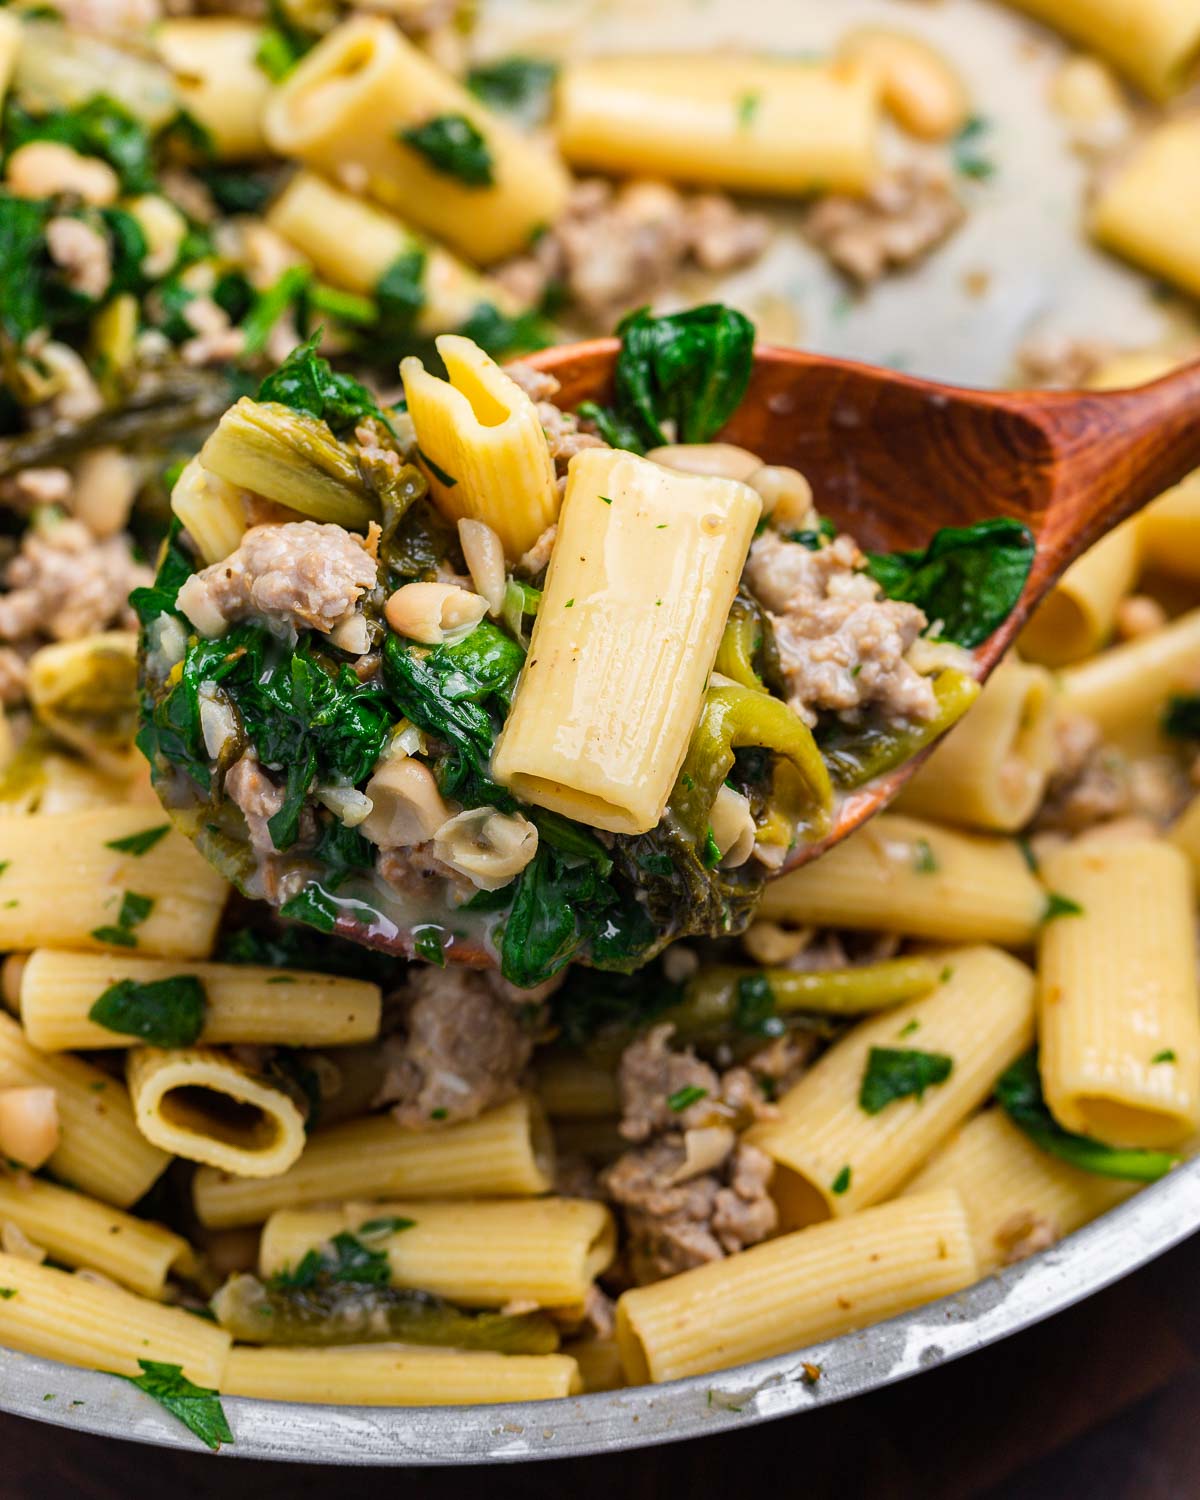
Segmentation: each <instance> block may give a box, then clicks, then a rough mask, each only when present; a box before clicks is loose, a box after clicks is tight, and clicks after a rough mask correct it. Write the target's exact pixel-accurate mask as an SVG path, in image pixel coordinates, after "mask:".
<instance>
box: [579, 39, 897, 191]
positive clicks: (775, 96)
mask: <svg viewBox="0 0 1200 1500" xmlns="http://www.w3.org/2000/svg"><path fill="white" fill-rule="evenodd" d="M879 127H880V104H879V86H878V82H877V79H876V75H875V73H874V71H873V70H872V69H869V68H863V67H859V66H857V65H856V64H853V63H849V62H840V63H824V62H821V63H811V62H803V61H798V60H792V59H784V58H779V59H775V58H769V57H695V56H691V57H686V56H676V57H628V58H615V57H605V58H596V59H593V60H591V61H588V62H579V63H569V64H568V65H567V66H566V67H565V68H564V69H563V71H562V74H561V76H560V79H559V84H558V94H557V107H556V110H555V117H554V131H555V136H556V138H557V140H558V144H559V148H560V149H561V150H562V152H563V155H564V156H565V157H566V158H567V160H568V162H570V163H571V165H572V166H575V167H585V168H587V169H588V170H590V171H599V172H606V173H609V174H612V175H622V174H625V173H631V174H639V175H646V174H650V175H652V176H662V177H669V178H672V179H676V180H682V181H685V182H703V183H711V184H713V185H715V186H718V187H727V188H735V189H740V190H742V191H746V192H754V193H778V194H781V195H783V196H785V197H790V196H794V195H796V194H799V193H808V192H816V191H824V192H831V191H832V192H850V193H861V192H865V191H866V189H867V188H868V187H869V186H870V184H871V182H872V180H873V179H874V177H875V174H876V171H877V170H878V165H879V161H878V142H879V134H880V128H879Z"/></svg>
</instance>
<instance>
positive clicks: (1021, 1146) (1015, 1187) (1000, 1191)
mask: <svg viewBox="0 0 1200 1500" xmlns="http://www.w3.org/2000/svg"><path fill="white" fill-rule="evenodd" d="M939 1188H953V1189H954V1190H955V1192H957V1193H958V1195H959V1197H960V1198H961V1199H962V1201H963V1205H964V1207H965V1208H966V1210H967V1222H968V1223H969V1224H970V1227H971V1242H972V1244H973V1245H974V1247H975V1262H976V1265H977V1266H978V1268H979V1275H980V1276H990V1275H991V1273H992V1272H993V1271H998V1270H999V1269H1000V1268H1001V1266H1005V1265H1008V1264H1010V1263H1011V1261H1013V1260H1014V1259H1016V1258H1018V1257H1020V1256H1021V1255H1022V1254H1023V1253H1026V1252H1027V1251H1028V1250H1030V1249H1034V1248H1036V1249H1040V1248H1042V1247H1043V1246H1044V1245H1046V1244H1050V1243H1053V1242H1054V1241H1055V1240H1058V1239H1061V1238H1062V1237H1063V1236H1064V1235H1068V1234H1071V1233H1073V1232H1074V1231H1075V1230H1076V1229H1079V1228H1080V1227H1081V1226H1082V1225H1084V1224H1086V1223H1088V1222H1089V1221H1090V1220H1091V1219H1095V1218H1097V1217H1098V1216H1099V1215H1100V1214H1102V1213H1107V1211H1108V1210H1109V1209H1110V1208H1114V1207H1115V1206H1116V1205H1117V1204H1118V1203H1122V1202H1124V1200H1125V1199H1126V1198H1128V1197H1130V1196H1131V1195H1132V1194H1133V1193H1135V1192H1136V1191H1137V1184H1136V1183H1133V1182H1122V1181H1120V1180H1119V1179H1118V1178H1115V1177H1101V1176H1100V1175H1099V1174H1098V1173H1096V1172H1084V1171H1081V1170H1080V1169H1079V1168H1078V1167H1072V1166H1070V1165H1069V1164H1068V1163H1067V1162H1065V1161H1060V1160H1059V1159H1058V1158H1057V1157H1055V1156H1050V1155H1048V1154H1047V1153H1046V1152H1045V1151H1039V1150H1038V1148H1037V1147H1036V1146H1035V1145H1034V1144H1033V1142H1032V1141H1031V1140H1030V1139H1029V1137H1028V1136H1027V1135H1026V1134H1025V1132H1024V1131H1023V1130H1020V1129H1018V1127H1017V1126H1016V1125H1014V1124H1013V1123H1012V1121H1011V1120H1010V1119H1009V1118H1008V1116H1007V1115H1006V1114H1005V1113H1004V1111H1003V1110H1002V1109H987V1110H984V1112H983V1113H982V1114H979V1115H976V1116H975V1118H974V1119H973V1120H968V1121H967V1123H966V1124H965V1125H963V1126H962V1127H961V1129H959V1130H957V1131H956V1132H955V1133H954V1135H953V1136H951V1138H950V1139H949V1140H948V1141H947V1142H946V1143H945V1145H944V1146H942V1147H941V1149H940V1150H938V1151H937V1152H936V1153H935V1154H934V1155H933V1156H932V1157H930V1159H929V1161H928V1162H926V1164H925V1166H924V1167H922V1168H921V1170H920V1171H919V1172H918V1173H917V1175H916V1176H915V1177H914V1178H912V1180H911V1181H910V1182H908V1183H906V1184H905V1187H904V1196H905V1197H911V1196H913V1195H914V1194H919V1193H932V1192H936V1191H937V1190H938V1189H939Z"/></svg>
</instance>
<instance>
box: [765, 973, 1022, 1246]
mask: <svg viewBox="0 0 1200 1500" xmlns="http://www.w3.org/2000/svg"><path fill="white" fill-rule="evenodd" d="M1033 990H1034V982H1033V975H1032V974H1031V973H1030V971H1029V969H1028V968H1026V966H1025V965H1024V964H1023V963H1020V962H1018V960H1017V959H1015V958H1013V957H1011V956H1010V955H1009V954H1007V953H1002V952H1000V951H999V950H998V949H995V948H964V949H960V950H956V951H951V952H949V953H947V955H946V977H945V979H944V980H943V982H942V983H941V984H940V985H939V987H938V988H937V989H936V990H935V991H934V992H933V994H932V995H930V996H928V997H927V998H926V999H923V1000H914V1001H911V1002H910V1003H909V1004H907V1005H902V1006H896V1007H894V1008H893V1009H891V1010H888V1011H886V1012H884V1013H883V1014H882V1015H879V1016H876V1017H873V1018H872V1019H871V1020H870V1021H865V1022H862V1023H861V1024H859V1025H858V1026H856V1027H854V1029H853V1030H852V1031H850V1032H849V1033H848V1034H847V1035H846V1036H844V1037H843V1038H842V1039H841V1040H840V1041H839V1042H836V1043H835V1044H834V1045H833V1046H832V1047H831V1048H830V1049H829V1051H828V1052H826V1053H825V1054H824V1056H822V1057H821V1058H820V1059H819V1060H818V1062H817V1063H816V1064H815V1065H814V1066H813V1067H812V1068H810V1069H809V1071H808V1072H807V1073H805V1074H804V1076H803V1077H802V1078H801V1079H800V1081H799V1082H798V1083H796V1084H793V1086H792V1087H791V1088H790V1089H789V1090H788V1091H787V1093H786V1094H784V1096H783V1098H782V1099H781V1100H780V1102H779V1118H778V1119H777V1120H772V1121H769V1122H767V1123H766V1124H763V1125H759V1126H756V1127H755V1128H754V1130H753V1131H751V1133H750V1135H749V1137H748V1139H749V1140H750V1141H751V1142H752V1143H753V1144H754V1145H756V1146H758V1147H759V1148H760V1149H761V1150H763V1151H766V1152H767V1153H768V1155H770V1156H771V1157H772V1158H773V1159H774V1161H775V1177H774V1179H773V1181H772V1186H771V1190H772V1193H773V1194H774V1196H775V1198H776V1200H777V1201H778V1203H779V1205H780V1212H781V1214H782V1216H783V1220H784V1223H785V1224H787V1225H788V1226H790V1227H797V1226H799V1225H802V1224H808V1223H811V1222H813V1221H814V1220H817V1219H823V1218H827V1217H834V1218H843V1217H845V1216H846V1215H847V1214H853V1213H855V1212H857V1210H859V1209H861V1208H866V1207H868V1206H869V1205H870V1204H872V1203H878V1202H879V1201H880V1199H882V1198H886V1197H887V1196H888V1195H889V1193H892V1192H894V1191H895V1189H896V1188H897V1187H898V1186H899V1185H900V1183H902V1182H903V1181H904V1180H905V1178H906V1177H909V1176H911V1175H912V1173H913V1172H914V1171H915V1170H916V1169H917V1167H918V1166H919V1165H920V1164H921V1162H922V1161H924V1159H925V1158H926V1157H927V1156H928V1155H929V1153H930V1152H931V1151H932V1150H933V1149H934V1148H935V1147H936V1146H937V1145H938V1144H939V1143H940V1142H941V1141H943V1140H945V1138H946V1137H947V1136H948V1135H949V1134H950V1132H951V1131H952V1130H953V1129H954V1127H955V1126H956V1125H957V1124H959V1122H960V1121H962V1120H964V1119H965V1118H966V1117H967V1115H969V1114H970V1113H971V1111H972V1110H973V1109H976V1108H977V1107H978V1106H979V1105H980V1104H981V1103H982V1102H983V1100H984V1099H985V1098H986V1097H987V1095H988V1093H989V1092H990V1091H991V1088H992V1086H993V1084H994V1083H995V1081H996V1079H997V1077H998V1076H999V1075H1000V1074H1001V1073H1002V1072H1003V1071H1004V1069H1005V1068H1006V1067H1007V1066H1008V1065H1009V1063H1011V1062H1012V1061H1014V1059H1016V1058H1017V1057H1019V1056H1020V1055H1021V1053H1022V1052H1024V1051H1025V1050H1026V1049H1027V1048H1028V1047H1029V1045H1030V1043H1031V1042H1032V1040H1033ZM914 1023H915V1025H914ZM874 1048H881V1049H888V1050H892V1051H896V1050H906V1049H912V1050H916V1051H919V1052H924V1053H935V1054H939V1055H942V1056H945V1057H949V1058H950V1060H951V1068H950V1072H949V1074H948V1076H947V1077H946V1078H945V1080H944V1082H941V1083H936V1084H930V1085H929V1086H928V1087H927V1088H926V1090H925V1092H924V1094H923V1095H922V1096H920V1097H912V1096H910V1097H907V1098H898V1099H894V1100H892V1101H891V1102H890V1103H888V1104H885V1105H884V1107H883V1108H882V1109H880V1110H879V1111H878V1113H876V1114H868V1113H867V1111H866V1110H865V1109H864V1108H863V1107H862V1105H861V1104H860V1102H859V1091H860V1089H861V1087H862V1084H863V1079H864V1077H865V1075H866V1071H867V1067H868V1062H869V1059H870V1055H871V1052H872V1049H874Z"/></svg>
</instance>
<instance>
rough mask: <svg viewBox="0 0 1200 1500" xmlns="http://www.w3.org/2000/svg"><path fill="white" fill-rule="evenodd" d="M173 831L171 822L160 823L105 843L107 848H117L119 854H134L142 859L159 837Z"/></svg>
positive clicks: (163, 836)
mask: <svg viewBox="0 0 1200 1500" xmlns="http://www.w3.org/2000/svg"><path fill="white" fill-rule="evenodd" d="M170 831H171V825H170V823H159V824H158V825H157V826H156V827H154V828H143V829H142V831H141V833H131V834H128V835H127V836H126V837H125V838H123V839H111V840H110V841H109V842H108V843H107V844H105V846H104V847H105V848H106V849H115V850H116V852H117V853H118V854H132V855H134V856H135V857H136V858H138V859H140V858H141V856H142V855H143V854H148V853H149V852H150V850H151V849H153V848H154V846H155V844H157V843H158V841H159V839H161V838H165V837H166V835H167V834H168V833H170Z"/></svg>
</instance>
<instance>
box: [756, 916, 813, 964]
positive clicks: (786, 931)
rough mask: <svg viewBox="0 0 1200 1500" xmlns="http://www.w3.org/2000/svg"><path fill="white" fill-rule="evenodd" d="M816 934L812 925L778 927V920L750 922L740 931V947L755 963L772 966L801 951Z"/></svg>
mask: <svg viewBox="0 0 1200 1500" xmlns="http://www.w3.org/2000/svg"><path fill="white" fill-rule="evenodd" d="M815 935H816V929H815V928H812V927H780V925H779V923H778V922H752V923H751V924H750V926H749V927H748V928H747V929H746V931H745V932H744V933H742V947H743V948H745V950H746V952H747V953H748V954H749V955H750V957H751V958H752V959H753V960H754V962H755V963H757V964H764V965H765V966H766V967H767V968H774V967H777V966H778V965H781V964H786V963H788V962H790V961H791V960H792V959H793V958H795V957H796V955H797V954H798V953H803V952H804V950H805V948H807V947H808V945H809V943H811V942H812V940H813V938H814V936H815Z"/></svg>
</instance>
